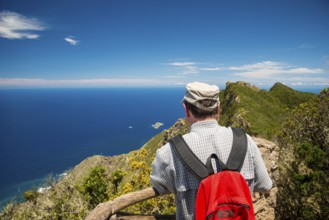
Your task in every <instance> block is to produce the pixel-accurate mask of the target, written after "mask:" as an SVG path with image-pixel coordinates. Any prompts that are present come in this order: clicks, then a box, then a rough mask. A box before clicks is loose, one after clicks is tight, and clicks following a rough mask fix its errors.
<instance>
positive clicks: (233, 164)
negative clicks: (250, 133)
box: [225, 128, 248, 172]
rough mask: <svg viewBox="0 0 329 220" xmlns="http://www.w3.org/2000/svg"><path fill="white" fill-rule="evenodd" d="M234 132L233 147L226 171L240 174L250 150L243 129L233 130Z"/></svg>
mask: <svg viewBox="0 0 329 220" xmlns="http://www.w3.org/2000/svg"><path fill="white" fill-rule="evenodd" d="M232 131H233V145H232V150H231V153H230V155H229V157H228V159H227V162H226V167H225V169H227V170H232V171H239V172H240V171H241V168H242V166H243V163H244V159H245V157H246V154H247V149H248V143H247V136H246V133H245V132H244V130H243V129H241V128H232Z"/></svg>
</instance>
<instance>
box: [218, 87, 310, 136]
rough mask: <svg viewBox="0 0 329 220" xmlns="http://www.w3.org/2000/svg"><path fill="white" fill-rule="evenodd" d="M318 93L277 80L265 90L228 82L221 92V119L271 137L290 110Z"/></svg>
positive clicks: (229, 124) (259, 134)
mask: <svg viewBox="0 0 329 220" xmlns="http://www.w3.org/2000/svg"><path fill="white" fill-rule="evenodd" d="M315 96H316V94H312V93H306V92H299V91H296V90H293V89H291V88H289V87H287V86H285V85H283V84H282V83H276V84H275V85H274V86H273V87H272V88H271V89H270V90H269V91H266V90H260V89H259V88H257V87H255V86H252V85H250V84H249V83H246V82H236V83H230V82H228V83H227V84H226V89H225V90H224V91H221V93H220V100H221V109H222V112H221V117H220V120H219V122H220V124H222V125H224V126H233V127H243V128H244V129H245V130H246V131H247V132H248V133H249V134H251V135H255V136H260V137H264V138H267V139H272V138H273V137H275V136H276V134H277V131H278V129H279V128H280V127H281V124H282V122H283V121H284V120H285V118H286V117H287V114H288V112H290V111H291V110H292V109H293V108H295V107H297V106H298V105H300V104H301V103H303V102H306V101H308V100H310V99H312V98H314V97H315Z"/></svg>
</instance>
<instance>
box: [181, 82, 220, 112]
mask: <svg viewBox="0 0 329 220" xmlns="http://www.w3.org/2000/svg"><path fill="white" fill-rule="evenodd" d="M206 99H207V100H214V101H217V102H215V104H214V105H212V106H204V105H202V104H201V103H200V102H199V101H201V100H206ZM183 101H186V102H188V103H190V104H192V105H194V106H196V107H198V108H200V109H202V110H204V111H209V112H211V111H213V110H214V109H215V108H217V106H218V101H219V87H218V86H216V85H209V84H206V83H201V82H192V83H188V84H187V85H186V93H185V96H184V98H183V100H182V102H183Z"/></svg>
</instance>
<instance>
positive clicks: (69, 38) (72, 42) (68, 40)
mask: <svg viewBox="0 0 329 220" xmlns="http://www.w3.org/2000/svg"><path fill="white" fill-rule="evenodd" d="M64 40H65V41H66V42H68V43H69V44H71V45H77V44H78V43H79V41H77V40H75V39H74V37H65V38H64Z"/></svg>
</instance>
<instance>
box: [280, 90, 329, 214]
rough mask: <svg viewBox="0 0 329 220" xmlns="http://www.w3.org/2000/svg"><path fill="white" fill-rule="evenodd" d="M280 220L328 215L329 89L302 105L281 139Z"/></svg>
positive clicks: (284, 130) (285, 127)
mask: <svg viewBox="0 0 329 220" xmlns="http://www.w3.org/2000/svg"><path fill="white" fill-rule="evenodd" d="M279 141H280V146H281V152H280V155H281V156H280V161H279V165H280V175H281V176H280V182H279V192H278V205H277V214H276V215H277V217H278V218H279V219H326V218H327V217H328V216H329V187H328V185H329V173H328V170H329V160H328V158H329V91H328V89H326V90H323V91H322V92H321V94H320V96H318V97H316V98H315V99H312V100H311V101H309V102H307V103H304V104H302V105H300V106H299V107H298V108H296V109H295V110H294V111H293V112H292V113H291V114H290V116H289V118H288V119H287V121H286V122H285V123H284V125H283V130H282V133H281V135H280V138H279Z"/></svg>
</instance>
